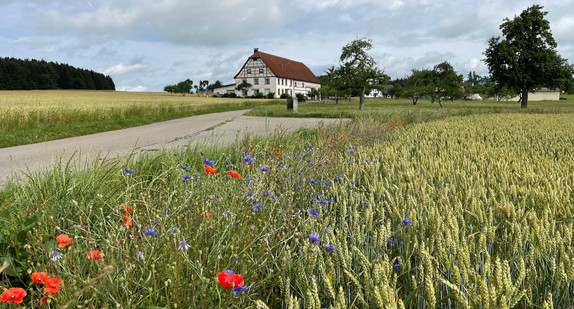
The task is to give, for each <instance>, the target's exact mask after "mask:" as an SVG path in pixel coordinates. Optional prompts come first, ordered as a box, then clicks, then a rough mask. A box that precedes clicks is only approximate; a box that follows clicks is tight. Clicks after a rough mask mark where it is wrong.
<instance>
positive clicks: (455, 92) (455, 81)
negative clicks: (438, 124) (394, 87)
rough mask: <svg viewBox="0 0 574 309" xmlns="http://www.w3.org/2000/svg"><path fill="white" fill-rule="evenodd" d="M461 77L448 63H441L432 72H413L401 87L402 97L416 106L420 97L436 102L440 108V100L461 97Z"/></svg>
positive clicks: (424, 70) (427, 70)
mask: <svg viewBox="0 0 574 309" xmlns="http://www.w3.org/2000/svg"><path fill="white" fill-rule="evenodd" d="M461 85H462V75H459V74H456V71H455V70H454V68H453V67H452V65H450V63H448V62H446V61H443V62H441V63H439V64H437V65H435V66H434V68H433V69H432V70H429V69H421V70H413V73H412V74H411V75H410V76H409V77H408V78H407V79H406V81H405V85H404V86H403V95H404V96H407V97H410V98H411V99H412V100H413V105H416V104H417V102H418V99H419V98H420V97H422V96H424V97H428V98H430V100H431V102H433V103H434V102H435V101H436V102H438V104H439V105H440V107H442V99H443V98H445V97H449V98H451V99H456V98H459V97H461V95H462V91H461V88H460V87H461Z"/></svg>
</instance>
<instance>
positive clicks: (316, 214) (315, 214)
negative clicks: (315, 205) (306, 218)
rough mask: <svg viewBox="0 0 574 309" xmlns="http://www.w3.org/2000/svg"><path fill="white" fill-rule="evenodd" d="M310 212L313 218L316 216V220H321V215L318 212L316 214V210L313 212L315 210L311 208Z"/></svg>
mask: <svg viewBox="0 0 574 309" xmlns="http://www.w3.org/2000/svg"><path fill="white" fill-rule="evenodd" d="M309 212H310V213H311V214H312V215H313V216H315V218H319V216H320V214H319V213H318V212H316V211H315V210H313V209H311V208H309Z"/></svg>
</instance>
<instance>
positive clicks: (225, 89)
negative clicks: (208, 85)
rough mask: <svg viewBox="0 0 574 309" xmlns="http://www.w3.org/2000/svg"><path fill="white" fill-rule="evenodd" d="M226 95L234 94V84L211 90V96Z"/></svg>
mask: <svg viewBox="0 0 574 309" xmlns="http://www.w3.org/2000/svg"><path fill="white" fill-rule="evenodd" d="M226 93H235V84H230V85H224V86H221V87H218V88H214V89H213V94H214V95H216V96H222V95H224V94H226Z"/></svg>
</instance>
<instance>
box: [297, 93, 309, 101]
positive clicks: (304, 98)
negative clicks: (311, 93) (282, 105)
mask: <svg viewBox="0 0 574 309" xmlns="http://www.w3.org/2000/svg"><path fill="white" fill-rule="evenodd" d="M296 96H297V100H298V101H299V102H305V101H307V96H306V95H304V94H302V93H298V94H296Z"/></svg>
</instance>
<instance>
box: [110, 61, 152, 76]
mask: <svg viewBox="0 0 574 309" xmlns="http://www.w3.org/2000/svg"><path fill="white" fill-rule="evenodd" d="M145 67H146V65H144V64H141V63H136V64H133V65H127V66H126V65H124V64H123V63H118V64H116V65H114V66H112V67H110V68H107V69H105V70H104V71H103V73H104V74H105V75H120V74H127V73H130V72H134V71H137V70H141V69H143V68H145Z"/></svg>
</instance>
